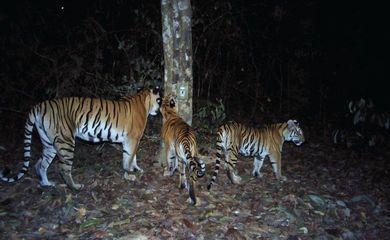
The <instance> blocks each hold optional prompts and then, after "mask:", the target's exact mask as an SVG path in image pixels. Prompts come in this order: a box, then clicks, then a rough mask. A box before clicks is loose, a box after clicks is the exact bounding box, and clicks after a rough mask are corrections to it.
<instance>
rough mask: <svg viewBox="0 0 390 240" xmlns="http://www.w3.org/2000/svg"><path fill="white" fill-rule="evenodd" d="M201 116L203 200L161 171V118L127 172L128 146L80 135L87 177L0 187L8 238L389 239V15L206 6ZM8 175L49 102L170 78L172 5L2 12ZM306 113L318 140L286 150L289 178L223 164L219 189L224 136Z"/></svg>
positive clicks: (11, 7)
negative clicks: (234, 127)
mask: <svg viewBox="0 0 390 240" xmlns="http://www.w3.org/2000/svg"><path fill="white" fill-rule="evenodd" d="M191 8H192V52H193V57H192V59H193V65H192V66H193V90H192V91H193V104H194V105H193V121H192V127H193V128H194V130H195V131H196V133H197V141H198V148H199V153H200V156H201V157H202V159H203V160H204V161H205V163H206V175H205V177H203V178H202V179H200V180H199V184H198V186H197V194H198V196H197V197H199V199H200V201H199V204H197V205H196V206H192V205H190V204H188V203H187V202H186V198H187V195H186V194H185V190H182V189H179V188H178V186H177V183H178V178H179V177H178V175H177V174H176V175H173V176H163V169H162V167H161V166H160V161H159V151H160V137H161V136H160V130H161V124H162V121H161V116H156V117H154V118H149V119H148V122H147V126H146V129H145V132H144V135H143V137H142V139H141V142H140V147H139V150H138V153H137V157H138V159H139V160H138V161H139V165H140V166H142V167H143V170H144V172H143V173H138V174H137V175H136V176H137V177H136V180H135V181H128V180H125V179H123V176H122V174H123V170H122V168H121V159H122V149H121V146H120V145H117V144H111V143H100V144H96V143H90V142H86V141H81V140H77V141H76V150H75V159H74V164H73V170H72V172H73V176H74V178H75V179H77V181H79V182H82V183H83V184H84V185H85V188H84V189H82V190H80V191H74V190H71V189H69V188H67V187H66V185H65V184H63V183H64V182H63V180H62V179H61V176H60V175H59V173H58V169H57V168H58V167H57V164H56V161H53V163H52V164H51V166H50V167H49V170H48V175H49V176H50V178H51V179H53V181H54V182H56V187H53V188H43V187H41V186H40V185H39V179H38V177H37V176H36V174H35V169H34V163H35V161H36V160H37V159H38V158H39V155H40V152H41V148H42V146H41V142H40V140H39V136H38V134H37V133H36V132H34V133H33V144H32V149H33V151H32V152H33V154H32V162H31V163H30V169H29V172H28V173H27V174H26V176H25V177H24V178H23V179H22V180H21V181H19V182H18V183H13V184H7V183H3V182H1V183H0V239H289V240H295V239H321V240H322V239H324V240H325V239H386V238H388V236H389V234H390V209H389V193H390V192H389V190H390V184H389V183H390V181H389V180H390V177H389V166H390V162H389V157H390V151H389V125H390V120H389V117H390V113H389V112H388V110H389V109H390V106H389V104H390V101H389V100H388V99H389V98H388V89H387V88H386V86H387V84H386V81H388V79H389V76H388V74H387V71H386V72H385V70H386V67H387V64H386V65H385V63H386V62H388V61H387V59H388V57H387V55H386V53H387V52H386V51H385V49H386V47H387V43H388V42H389V41H388V40H389V39H388V36H387V34H386V32H387V26H386V24H385V21H386V20H385V8H384V6H381V5H380V4H378V3H377V4H375V5H374V4H373V3H368V2H360V1H342V2H333V1H321V0H317V1H316V0H298V1H280V0H276V1H271V0H249V1H238V0H213V1H200V0H192V1H191ZM0 50H1V55H0V84H1V88H0V93H1V94H0V130H1V134H0V170H1V171H3V173H7V174H11V175H12V174H15V173H17V172H18V171H19V170H20V168H21V166H22V164H23V136H24V123H25V121H26V116H27V113H28V111H29V110H30V109H31V108H32V107H33V106H34V105H35V104H37V103H39V102H42V101H44V100H47V99H54V98H59V97H69V96H79V97H98V98H100V97H101V98H108V99H118V98H120V97H123V96H126V95H133V94H135V93H136V91H137V88H139V87H143V86H150V85H159V86H163V85H164V81H163V79H164V77H163V74H164V49H163V44H162V21H161V1H158V0H136V1H124V0H111V1H107V0H96V1H92V0H85V1H74V0H69V1H67V0H62V1H60V0H39V1H33V0H17V1H2V2H1V3H0ZM289 119H296V120H298V121H299V124H300V126H301V128H302V130H303V133H304V135H305V143H304V144H302V145H301V146H295V145H294V144H293V143H291V142H285V143H284V145H283V151H282V158H281V159H282V160H281V161H282V170H283V172H284V175H285V176H286V177H287V180H286V181H278V180H276V178H275V176H274V174H273V171H272V166H271V164H270V162H269V161H268V160H267V159H266V161H265V162H264V166H263V168H262V172H263V177H262V178H254V177H253V176H252V175H251V171H252V166H253V158H248V157H243V156H241V157H240V158H239V160H238V163H237V170H238V172H239V173H240V175H241V176H242V178H243V183H241V184H240V185H233V184H232V183H231V182H230V181H229V179H228V177H227V175H226V174H224V172H223V170H222V169H221V171H220V174H219V179H218V182H217V184H216V185H214V186H213V188H212V189H211V190H210V191H208V190H207V188H206V186H207V183H208V182H209V180H210V178H211V174H212V171H213V168H214V162H215V154H216V149H215V144H216V130H217V128H218V126H219V125H220V124H222V123H224V122H226V121H230V120H234V121H237V122H241V123H243V124H246V125H248V126H252V127H262V126H263V125H265V124H272V123H279V122H286V121H288V120H289Z"/></svg>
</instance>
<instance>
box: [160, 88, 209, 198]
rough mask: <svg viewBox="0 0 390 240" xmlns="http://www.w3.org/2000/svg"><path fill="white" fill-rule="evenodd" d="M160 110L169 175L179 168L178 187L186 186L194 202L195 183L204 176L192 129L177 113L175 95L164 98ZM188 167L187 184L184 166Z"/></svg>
mask: <svg viewBox="0 0 390 240" xmlns="http://www.w3.org/2000/svg"><path fill="white" fill-rule="evenodd" d="M160 112H161V115H162V118H163V126H162V130H161V135H162V142H163V148H164V149H165V156H166V160H167V167H168V169H169V172H170V175H173V174H174V172H175V170H176V169H177V168H178V170H179V175H180V177H179V179H180V180H179V188H182V189H183V188H188V193H189V199H188V202H189V203H190V204H194V205H195V204H196V197H195V184H196V182H197V181H198V178H201V177H203V176H204V174H205V172H206V170H205V164H204V162H203V161H202V160H200V159H199V158H197V157H196V156H197V154H198V153H197V144H196V137H195V132H194V130H193V129H192V128H191V127H190V126H189V125H188V124H187V123H186V122H185V121H184V120H183V119H182V118H181V117H180V116H179V115H178V113H177V106H176V102H175V97H174V96H173V95H168V96H166V97H165V98H164V100H163V102H162V104H161V108H160ZM187 166H188V167H189V178H190V181H189V184H188V183H187V178H186V167H187Z"/></svg>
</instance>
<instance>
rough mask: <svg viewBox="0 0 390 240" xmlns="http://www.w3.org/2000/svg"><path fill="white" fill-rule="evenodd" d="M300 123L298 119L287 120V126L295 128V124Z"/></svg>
mask: <svg viewBox="0 0 390 240" xmlns="http://www.w3.org/2000/svg"><path fill="white" fill-rule="evenodd" d="M297 125H299V123H298V121H297V120H291V119H290V120H288V121H287V126H288V128H293V127H295V126H297Z"/></svg>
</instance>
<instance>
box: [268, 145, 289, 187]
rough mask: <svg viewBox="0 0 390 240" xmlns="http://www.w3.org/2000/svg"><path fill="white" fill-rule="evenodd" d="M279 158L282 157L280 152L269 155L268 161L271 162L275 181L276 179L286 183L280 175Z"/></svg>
mask: <svg viewBox="0 0 390 240" xmlns="http://www.w3.org/2000/svg"><path fill="white" fill-rule="evenodd" d="M281 157H282V155H281V153H280V152H276V153H272V154H270V155H269V159H270V161H271V164H272V168H273V170H274V173H275V177H276V179H278V180H280V181H286V180H287V178H286V177H285V176H283V175H282V163H281Z"/></svg>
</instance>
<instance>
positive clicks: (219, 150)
mask: <svg viewBox="0 0 390 240" xmlns="http://www.w3.org/2000/svg"><path fill="white" fill-rule="evenodd" d="M216 149H217V153H216V157H217V158H216V160H215V167H214V173H213V176H212V177H211V180H210V183H209V185H207V190H210V188H211V185H213V184H214V183H215V182H216V180H217V177H218V172H219V168H220V166H221V158H222V140H221V137H218V139H217V146H216Z"/></svg>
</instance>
